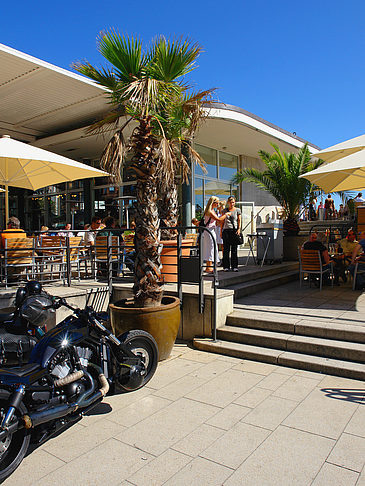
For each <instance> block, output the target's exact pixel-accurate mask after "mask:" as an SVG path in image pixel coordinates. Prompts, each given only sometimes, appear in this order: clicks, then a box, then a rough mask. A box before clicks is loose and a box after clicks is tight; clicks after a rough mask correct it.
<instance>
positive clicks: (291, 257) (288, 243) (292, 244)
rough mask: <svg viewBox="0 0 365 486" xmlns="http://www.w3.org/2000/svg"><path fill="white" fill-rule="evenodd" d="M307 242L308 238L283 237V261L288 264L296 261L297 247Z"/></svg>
mask: <svg viewBox="0 0 365 486" xmlns="http://www.w3.org/2000/svg"><path fill="white" fill-rule="evenodd" d="M307 240H308V236H284V238H283V260H285V261H287V262H288V261H289V262H296V261H298V246H302V244H303V243H304V242H305V241H307Z"/></svg>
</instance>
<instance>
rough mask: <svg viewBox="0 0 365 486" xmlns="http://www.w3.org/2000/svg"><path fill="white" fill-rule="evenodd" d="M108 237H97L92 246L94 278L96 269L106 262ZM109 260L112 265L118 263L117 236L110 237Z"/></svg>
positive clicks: (118, 243)
mask: <svg viewBox="0 0 365 486" xmlns="http://www.w3.org/2000/svg"><path fill="white" fill-rule="evenodd" d="M108 238H109V237H108V236H97V237H96V238H95V245H94V277H95V278H96V276H97V267H98V266H99V267H100V264H102V263H104V264H105V263H107V262H108ZM109 250H110V252H111V253H110V258H111V261H112V263H114V264H115V263H119V262H120V242H119V236H112V237H111V248H109Z"/></svg>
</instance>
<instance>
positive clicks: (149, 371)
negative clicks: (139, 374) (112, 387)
mask: <svg viewBox="0 0 365 486" xmlns="http://www.w3.org/2000/svg"><path fill="white" fill-rule="evenodd" d="M118 339H119V341H121V342H122V343H124V344H125V345H127V346H128V347H129V349H130V350H131V351H132V353H133V354H135V355H136V356H139V357H140V358H141V361H142V362H143V365H144V367H145V368H146V372H145V374H144V376H143V380H142V383H141V384H139V386H137V387H130V386H128V384H126V385H123V384H122V383H120V382H118V388H120V389H121V390H123V391H132V390H138V389H139V388H142V387H143V386H144V385H146V383H148V382H149V381H150V379H151V378H152V377H153V375H154V374H155V371H156V368H157V363H158V347H157V344H156V341H155V340H154V338H153V337H152V336H151V334H149V333H148V332H146V331H142V330H139V329H136V330H134V331H129V332H126V333H124V334H122V335H121V336H118Z"/></svg>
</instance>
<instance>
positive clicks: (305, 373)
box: [295, 370, 323, 383]
mask: <svg viewBox="0 0 365 486" xmlns="http://www.w3.org/2000/svg"><path fill="white" fill-rule="evenodd" d="M295 376H304V378H312V380H317V382H318V383H319V382H320V381H322V380H323V375H322V374H321V373H316V372H315V371H307V370H295Z"/></svg>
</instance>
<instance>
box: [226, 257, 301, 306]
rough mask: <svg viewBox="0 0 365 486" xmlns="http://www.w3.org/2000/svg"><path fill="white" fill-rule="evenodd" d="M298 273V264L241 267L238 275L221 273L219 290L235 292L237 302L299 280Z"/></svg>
mask: <svg viewBox="0 0 365 486" xmlns="http://www.w3.org/2000/svg"><path fill="white" fill-rule="evenodd" d="M298 272H299V263H298V262H284V263H280V264H274V265H264V266H263V267H259V266H247V267H245V266H240V267H239V272H237V273H233V272H223V271H219V288H225V289H231V290H234V298H235V300H237V299H240V298H242V297H246V296H247V295H252V294H255V293H257V292H261V291H262V290H266V289H269V288H272V287H277V286H279V285H283V284H285V283H287V282H290V281H293V280H297V279H298V275H299V273H298Z"/></svg>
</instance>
